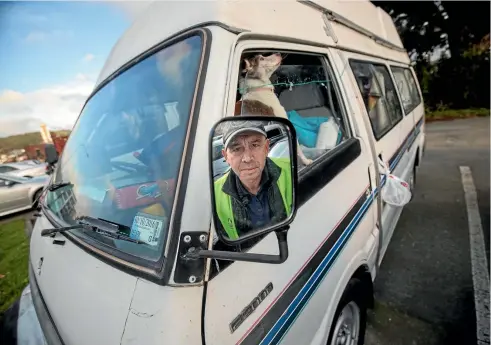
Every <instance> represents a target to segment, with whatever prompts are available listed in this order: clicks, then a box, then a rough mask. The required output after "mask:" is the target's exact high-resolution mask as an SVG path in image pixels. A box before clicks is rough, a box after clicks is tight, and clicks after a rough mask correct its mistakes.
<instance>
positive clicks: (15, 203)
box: [0, 174, 49, 216]
mask: <svg viewBox="0 0 491 345" xmlns="http://www.w3.org/2000/svg"><path fill="white" fill-rule="evenodd" d="M48 181H49V176H48V175H43V176H37V177H32V178H28V177H21V176H13V175H10V174H0V216H5V215H8V214H11V213H14V212H19V211H24V210H28V209H30V208H32V207H34V206H35V204H36V201H37V200H38V198H39V196H40V195H41V192H42V190H43V187H44V186H45V185H46V184H47V183H48Z"/></svg>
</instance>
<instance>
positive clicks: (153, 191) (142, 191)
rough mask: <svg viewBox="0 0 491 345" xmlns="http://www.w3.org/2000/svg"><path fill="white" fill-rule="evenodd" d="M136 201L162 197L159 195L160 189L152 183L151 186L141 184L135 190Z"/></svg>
mask: <svg viewBox="0 0 491 345" xmlns="http://www.w3.org/2000/svg"><path fill="white" fill-rule="evenodd" d="M136 195H137V197H136V200H139V199H141V198H146V197H150V198H154V199H156V198H158V197H159V196H161V195H162V193H160V188H159V185H158V184H157V183H152V184H142V185H141V186H140V187H138V189H137V190H136Z"/></svg>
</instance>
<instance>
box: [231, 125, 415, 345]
mask: <svg viewBox="0 0 491 345" xmlns="http://www.w3.org/2000/svg"><path fill="white" fill-rule="evenodd" d="M422 123H423V118H421V119H420V120H419V121H418V123H417V124H416V126H415V127H414V128H413V129H412V130H411V132H410V133H409V135H408V136H407V137H406V139H405V140H404V141H403V143H402V145H401V146H400V148H399V149H398V150H397V151H396V153H395V154H394V156H393V157H392V158H391V161H390V169H391V170H393V169H394V168H395V167H396V166H397V164H398V163H399V161H400V159H401V157H402V156H403V154H404V152H405V150H406V149H408V148H410V147H411V146H412V144H413V143H414V141H415V139H416V137H417V136H418V134H419V132H420V128H421V125H422ZM384 184H385V178H384V179H383V180H382V183H381V185H382V186H383V185H384ZM366 191H370V189H368V190H366ZM377 194H378V190H377V188H375V189H373V190H372V191H371V192H370V194H369V196H368V197H367V196H365V195H366V194H363V196H362V197H361V198H360V199H359V200H358V202H356V203H355V205H354V206H353V208H352V209H351V210H350V211H349V212H348V213H347V214H346V216H345V217H344V218H343V220H342V221H341V222H340V224H339V226H338V228H341V229H342V225H343V222H345V221H347V220H349V219H350V216H351V214H350V213H351V212H353V211H355V212H356V213H355V214H354V215H353V216H352V218H351V221H350V222H349V224H348V225H347V226H346V227H345V228H344V230H341V229H340V230H341V231H342V232H340V235H339V237H336V229H333V232H332V234H331V235H329V237H328V238H327V240H326V241H325V242H324V243H323V244H322V245H321V248H320V249H319V252H316V253H314V255H313V257H312V258H311V259H309V262H307V263H306V265H305V266H304V267H303V268H302V269H301V271H300V272H299V273H298V275H297V276H296V277H295V278H294V280H292V283H291V284H289V286H287V287H286V288H285V290H284V291H283V292H282V293H281V294H280V296H278V297H277V300H275V301H274V302H273V303H272V306H271V309H270V310H268V311H267V312H265V314H264V315H262V316H261V317H260V318H259V320H258V322H257V324H255V325H254V326H253V327H252V330H251V332H250V333H246V335H245V336H244V338H243V339H241V340H240V341H239V343H240V344H243V345H246V344H258V343H259V344H261V345H266V344H267V345H273V344H274V345H275V344H278V343H279V342H280V341H281V340H282V339H283V338H284V336H285V335H286V334H287V332H288V331H289V329H290V328H291V326H292V325H293V323H294V322H295V320H296V319H297V318H298V316H299V315H300V313H301V312H302V310H303V309H304V308H305V306H306V305H307V303H308V301H309V300H310V298H311V297H312V296H313V294H314V293H315V292H316V291H317V289H318V287H319V285H320V283H321V282H322V281H323V280H324V278H325V277H326V275H327V273H328V272H329V270H330V268H331V267H332V265H333V264H334V262H335V261H336V259H337V258H338V256H339V254H340V253H341V252H342V250H343V249H344V247H345V246H346V243H347V242H348V240H349V239H350V238H351V236H352V235H353V233H354V232H355V230H356V228H357V226H358V225H359V224H360V222H361V220H362V219H363V217H364V216H365V215H366V213H367V211H368V209H369V207H370V206H371V204H372V203H373V200H374V198H375V195H377ZM363 198H366V200H365V201H364V202H363V203H362V205H361V207H359V208H358V209H357V207H356V205H357V204H359V203H360V202H361V201H362V200H363ZM329 240H333V241H334V243H333V245H329V243H328V241H329ZM326 245H327V247H326V248H323V247H324V246H326ZM326 251H327V254H325V256H324V253H325V252H326ZM316 256H322V258H321V259H320V263H319V264H318V265H316V263H315V261H317V260H316ZM311 269H314V272H313V273H311V274H310V273H309V272H306V273H305V271H309V270H311ZM303 274H305V275H308V277H307V279H305V280H306V281H305V282H302V280H304V278H303V276H302V275H303ZM294 285H296V286H295V287H294ZM300 286H301V287H300ZM297 289H298V290H299V291H298V290H297ZM292 290H293V291H292ZM296 291H298V293H296V295H292V294H291V293H292V292H293V293H295V292H296ZM290 301H291V302H290ZM274 309H276V310H274ZM283 310H284V311H283ZM280 313H281V314H280ZM268 329H269V331H268ZM265 331H268V332H267V334H266V335H264V332H265Z"/></svg>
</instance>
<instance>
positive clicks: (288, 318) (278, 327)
mask: <svg viewBox="0 0 491 345" xmlns="http://www.w3.org/2000/svg"><path fill="white" fill-rule="evenodd" d="M373 198H374V193H371V194H370V196H369V197H368V198H367V200H366V201H365V202H364V203H363V206H362V207H361V209H360V210H359V211H358V212H357V214H356V215H355V217H354V218H353V219H352V221H351V222H350V224H349V225H348V227H347V228H346V229H345V230H344V232H343V234H342V235H341V237H340V238H339V239H338V241H337V242H336V244H335V245H334V246H333V247H332V248H331V250H330V251H329V253H328V254H327V256H326V257H325V258H324V260H323V261H322V263H321V264H320V265H319V266H318V267H317V269H316V270H315V272H314V274H313V275H312V276H311V277H310V279H309V280H308V281H307V283H306V284H305V285H304V287H303V288H302V289H301V290H300V293H299V294H298V295H297V296H296V297H295V299H294V300H293V301H292V303H291V304H290V306H289V307H288V308H287V310H285V312H284V313H283V315H282V316H281V317H280V318H279V319H278V321H277V322H276V324H275V325H274V326H273V328H272V329H271V330H270V331H269V332H268V334H267V335H266V337H265V338H264V339H263V341H262V342H261V343H260V344H261V345H265V344H278V343H279V342H280V341H281V339H283V337H284V336H285V335H286V333H287V332H288V331H289V329H290V327H291V326H292V325H293V323H294V322H295V320H296V319H297V317H298V316H299V315H300V313H301V312H302V310H303V308H304V307H305V306H306V305H307V302H308V301H309V300H310V298H311V297H312V296H313V294H314V293H315V292H316V291H317V288H318V287H319V285H320V283H321V282H322V281H323V280H324V278H325V277H326V275H327V272H329V270H330V268H331V267H332V265H333V263H334V262H335V261H336V258H337V257H338V256H339V253H341V251H342V250H343V248H344V247H345V245H346V243H347V242H348V240H349V239H350V237H351V235H352V234H353V233H354V231H355V230H356V228H357V226H358V225H359V224H360V221H361V219H363V217H364V216H365V214H366V213H367V210H368V208H369V207H370V205H371V204H372V201H373Z"/></svg>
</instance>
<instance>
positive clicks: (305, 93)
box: [279, 84, 325, 111]
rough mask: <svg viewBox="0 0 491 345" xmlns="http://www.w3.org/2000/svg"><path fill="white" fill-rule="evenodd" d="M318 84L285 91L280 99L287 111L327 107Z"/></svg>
mask: <svg viewBox="0 0 491 345" xmlns="http://www.w3.org/2000/svg"><path fill="white" fill-rule="evenodd" d="M321 87H323V86H321V85H318V84H305V85H298V86H293V88H292V90H291V91H290V90H289V89H286V90H284V91H283V92H282V93H281V94H280V97H279V100H280V103H281V105H282V106H283V107H284V108H285V110H286V111H290V110H303V109H311V108H318V107H323V106H325V102H324V96H323V95H322V92H321V90H320V88H321Z"/></svg>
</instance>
